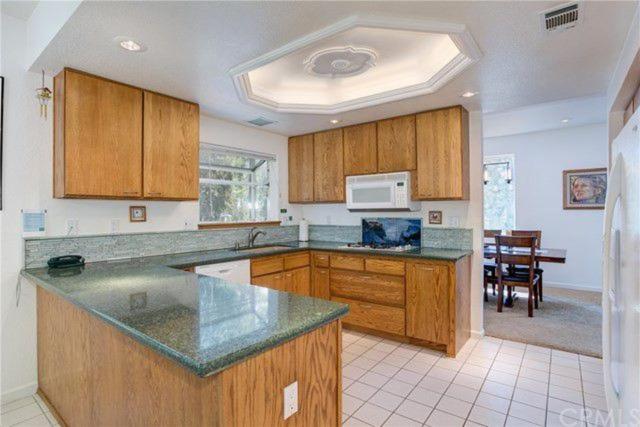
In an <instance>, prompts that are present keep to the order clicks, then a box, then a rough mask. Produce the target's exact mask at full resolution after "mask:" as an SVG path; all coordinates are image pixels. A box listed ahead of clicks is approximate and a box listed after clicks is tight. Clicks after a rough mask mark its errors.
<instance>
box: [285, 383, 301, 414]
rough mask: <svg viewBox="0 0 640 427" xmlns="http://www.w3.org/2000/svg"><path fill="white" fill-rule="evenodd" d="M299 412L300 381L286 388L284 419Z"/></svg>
mask: <svg viewBox="0 0 640 427" xmlns="http://www.w3.org/2000/svg"><path fill="white" fill-rule="evenodd" d="M296 412H298V381H296V382H293V383H291V384H289V385H288V386H286V387H285V388H284V419H285V420H286V419H287V418H289V417H290V416H291V415H293V414H295V413H296Z"/></svg>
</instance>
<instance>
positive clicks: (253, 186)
mask: <svg viewBox="0 0 640 427" xmlns="http://www.w3.org/2000/svg"><path fill="white" fill-rule="evenodd" d="M275 166H276V159H275V157H273V156H270V155H266V154H260V153H254V152H250V151H243V150H236V149H231V148H227V147H220V146H217V145H211V144H204V143H203V144H201V145H200V223H204V224H206V223H220V222H255V221H267V220H268V217H269V205H270V203H271V200H270V199H271V198H272V197H271V196H272V194H273V186H272V183H273V181H274V179H273V176H274V170H275Z"/></svg>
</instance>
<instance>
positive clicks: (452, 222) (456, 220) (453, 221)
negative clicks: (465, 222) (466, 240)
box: [447, 216, 460, 227]
mask: <svg viewBox="0 0 640 427" xmlns="http://www.w3.org/2000/svg"><path fill="white" fill-rule="evenodd" d="M447 224H448V225H449V227H460V217H458V216H450V217H449V218H447Z"/></svg>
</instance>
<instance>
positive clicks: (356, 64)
mask: <svg viewBox="0 0 640 427" xmlns="http://www.w3.org/2000/svg"><path fill="white" fill-rule="evenodd" d="M377 59H378V55H376V52H375V51H374V50H373V49H368V48H365V47H352V46H345V47H331V48H329V49H323V50H320V51H318V52H315V53H313V54H312V55H310V56H309V57H308V58H307V59H305V60H304V62H303V65H304V70H305V71H306V72H307V73H309V74H313V75H316V76H321V77H330V78H335V77H351V76H357V75H358V74H362V73H364V72H365V71H367V70H368V69H370V68H372V67H375V65H376V60H377Z"/></svg>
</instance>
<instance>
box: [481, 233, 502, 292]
mask: <svg viewBox="0 0 640 427" xmlns="http://www.w3.org/2000/svg"><path fill="white" fill-rule="evenodd" d="M498 234H500V230H484V238H485V239H493V243H486V242H485V244H489V245H492V244H493V245H495V236H497V235H498ZM497 283H498V282H497V276H496V264H495V262H494V261H493V260H485V261H484V280H483V287H484V300H485V301H489V296H488V295H487V288H488V286H489V284H491V286H492V287H493V295H495V294H496V284H497Z"/></svg>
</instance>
